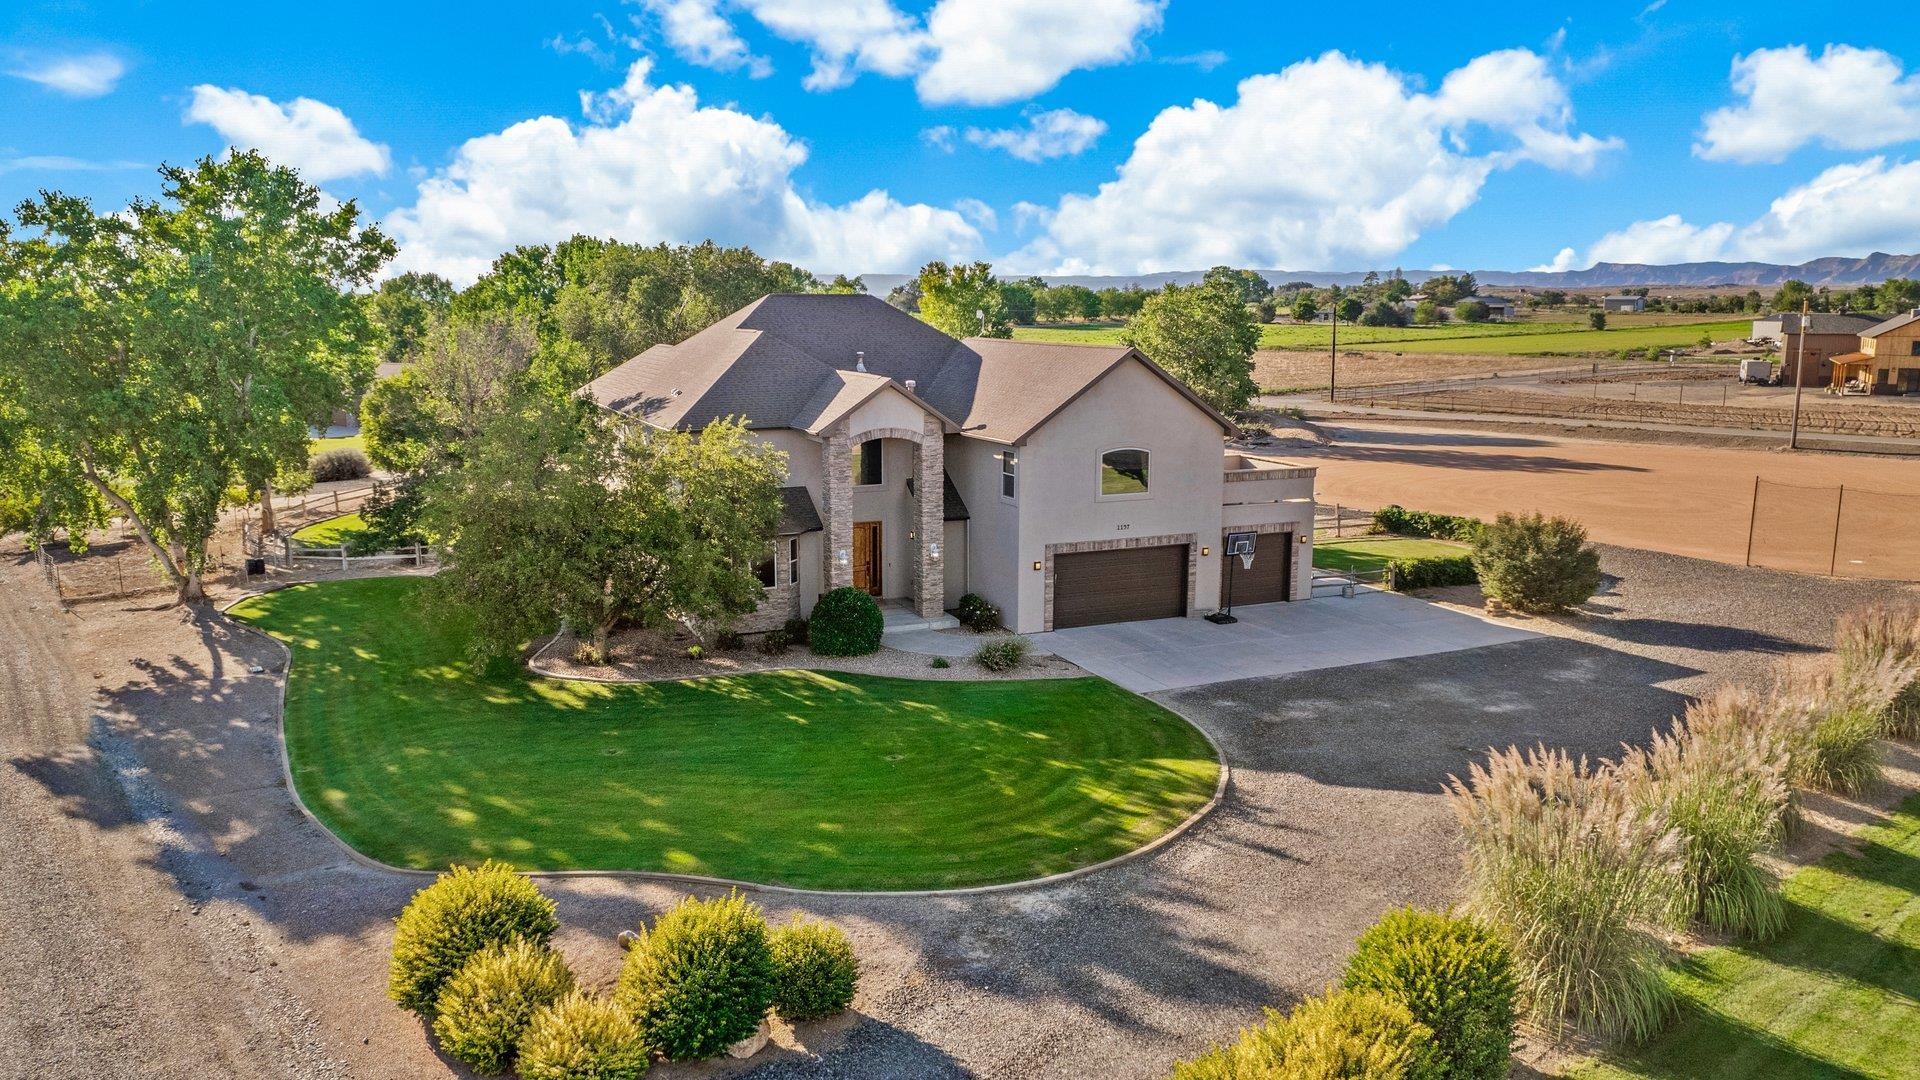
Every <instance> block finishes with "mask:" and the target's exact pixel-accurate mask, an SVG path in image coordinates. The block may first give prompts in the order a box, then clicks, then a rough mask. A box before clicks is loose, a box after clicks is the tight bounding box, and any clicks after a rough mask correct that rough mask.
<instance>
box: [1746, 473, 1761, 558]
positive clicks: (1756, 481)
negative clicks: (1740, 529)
mask: <svg viewBox="0 0 1920 1080" xmlns="http://www.w3.org/2000/svg"><path fill="white" fill-rule="evenodd" d="M1759 517H1760V474H1758V473H1755V474H1754V477H1753V509H1751V510H1749V511H1748V512H1747V565H1748V566H1752V565H1753V525H1754V522H1755V521H1757V520H1759Z"/></svg>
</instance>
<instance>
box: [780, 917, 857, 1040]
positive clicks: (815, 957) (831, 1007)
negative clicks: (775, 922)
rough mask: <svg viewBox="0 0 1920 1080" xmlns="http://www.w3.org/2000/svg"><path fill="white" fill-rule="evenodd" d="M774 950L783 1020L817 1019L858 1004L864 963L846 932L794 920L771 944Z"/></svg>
mask: <svg viewBox="0 0 1920 1080" xmlns="http://www.w3.org/2000/svg"><path fill="white" fill-rule="evenodd" d="M768 945H769V947H770V948H771V949H772V950H773V1008H774V1011H775V1012H777V1013H779V1014H780V1018H781V1019H783V1020H788V1021H794V1020H816V1019H818V1018H820V1017H822V1016H832V1015H833V1014H834V1013H837V1012H842V1011H844V1010H845V1009H846V1007H847V1006H849V1005H851V1004H853V991H854V988H855V987H856V986H858V985H859V983H860V961H859V960H858V959H856V958H855V957H854V955H853V943H852V942H851V941H848V940H847V935H846V932H845V931H843V930H841V929H840V928H839V927H837V926H834V925H833V924H831V923H823V922H813V921H811V920H808V919H802V918H800V917H799V916H797V915H796V916H794V919H793V921H792V922H790V923H788V924H787V925H785V926H783V927H781V928H780V929H778V930H775V931H774V932H773V934H772V935H771V937H770V938H769V939H768Z"/></svg>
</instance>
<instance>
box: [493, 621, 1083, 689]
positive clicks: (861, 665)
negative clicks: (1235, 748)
mask: <svg viewBox="0 0 1920 1080" xmlns="http://www.w3.org/2000/svg"><path fill="white" fill-rule="evenodd" d="M980 640H981V641H987V640H991V639H990V638H988V637H986V636H984V635H983V636H981V638H980ZM576 644H577V641H576V639H575V638H574V637H573V635H572V634H569V633H565V632H562V633H560V634H557V635H555V636H554V637H553V638H551V639H549V640H548V642H547V643H546V644H544V645H542V646H540V647H539V648H538V649H537V650H536V651H535V653H534V657H533V660H532V662H531V663H532V667H533V670H535V671H537V672H539V673H540V674H542V675H549V676H552V677H553V678H556V679H587V680H591V681H595V682H672V681H675V680H679V679H701V678H707V677H709V676H715V675H745V674H747V673H748V672H753V671H782V670H786V669H789V668H806V669H808V670H811V671H845V672H850V673H852V674H855V675H891V676H894V677H895V678H901V679H941V680H987V679H994V680H999V679H1073V678H1078V677H1080V676H1083V675H1086V674H1087V672H1086V671H1085V670H1084V669H1083V668H1080V667H1078V666H1076V665H1074V664H1070V663H1068V662H1066V661H1065V660H1062V659H1060V658H1059V657H1057V656H1040V655H1029V656H1028V658H1027V660H1026V662H1025V663H1023V664H1021V665H1020V666H1019V667H1017V668H1014V669H1013V670H1011V671H999V672H996V671H988V670H987V669H986V668H983V667H981V666H980V665H979V664H976V663H974V662H973V660H972V659H971V658H970V657H956V658H952V659H949V660H948V661H947V663H948V666H947V667H935V666H934V663H935V658H934V657H931V656H923V655H921V654H920V653H910V652H902V651H901V650H899V649H889V648H887V647H886V646H884V645H883V646H881V647H880V651H879V652H876V653H873V654H871V655H868V656H815V655H814V654H813V653H811V652H809V651H808V650H807V648H806V646H804V645H802V646H796V647H794V648H790V649H788V650H787V651H786V652H783V653H779V654H769V653H766V652H763V651H761V649H760V648H759V647H758V646H757V645H754V644H752V643H751V642H749V643H745V644H742V645H741V646H739V647H738V648H732V649H721V648H718V647H714V646H703V647H702V649H701V654H700V656H699V657H697V658H695V657H692V656H689V655H687V648H688V646H690V645H693V644H694V642H693V639H692V638H687V637H682V636H678V635H672V636H666V635H661V634H656V633H650V632H646V631H629V632H627V633H623V634H618V635H616V636H615V637H614V639H613V641H612V643H611V646H610V648H609V649H608V662H607V663H605V664H583V663H580V662H579V661H577V660H575V659H573V650H574V646H575V645H576Z"/></svg>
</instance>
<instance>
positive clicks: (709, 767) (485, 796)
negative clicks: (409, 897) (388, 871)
mask: <svg viewBox="0 0 1920 1080" xmlns="http://www.w3.org/2000/svg"><path fill="white" fill-rule="evenodd" d="M428 584H429V583H428V582H425V581H422V580H421V579H418V578H364V579H360V580H354V581H341V582H333V583H328V584H324V585H302V586H296V587H294V588H290V589H282V590H280V591H278V592H272V593H266V594H263V595H261V596H257V597H253V598H252V599H249V600H247V601H246V602H244V603H242V604H240V605H238V606H237V607H235V608H234V609H233V613H234V614H235V615H236V616H238V617H240V618H242V619H245V620H247V621H248V622H251V623H253V624H254V625H256V626H258V627H260V628H261V629H262V630H265V631H266V632H268V633H270V634H272V635H274V636H275V637H277V638H279V639H280V640H282V641H284V642H286V643H287V645H288V647H289V648H291V650H292V652H293V664H292V667H291V670H290V671H289V672H288V675H287V700H286V723H285V727H286V739H287V753H288V758H289V761H290V762H291V764H292V771H293V779H294V785H295V787H296V788H297V789H298V790H299V793H300V796H301V798H302V799H303V800H304V801H305V802H306V804H307V806H308V807H310V808H311V809H312V810H313V812H314V813H315V814H316V815H318V816H319V817H320V819H321V820H322V821H323V822H325V823H326V825H327V827H328V828H330V829H332V830H333V831H334V833H335V834H337V835H338V836H339V837H340V838H341V839H342V840H344V841H346V842H347V843H348V844H350V845H352V846H353V847H354V848H355V849H357V850H359V851H361V852H364V853H365V854H367V855H370V856H372V857H373V858H376V859H379V860H382V861H384V862H388V863H392V864H395V865H400V866H408V867H418V868H422V869H434V868H439V867H444V866H446V865H447V864H449V863H451V862H455V861H462V862H466V861H478V860H480V859H484V858H488V857H493V858H500V859H505V860H507V861H509V862H511V863H513V864H514V865H515V866H518V867H521V868H523V869H529V870H568V869H599V870H616V869H617V870H658V871H675V872H681V873H690V874H709V875H715V876H720V877H730V878H738V879H744V880H748V881H756V882H767V883H774V884H782V885H793V886H802V887H809V888H823V889H926V888H946V887H955V886H966V885H984V884H991V883H997V882H1006V881H1019V880H1024V879H1028V878H1034V877H1039V876H1042V875H1045V874H1051V873H1056V872H1059V871H1063V870H1069V869H1072V868H1074V867H1078V866H1085V865H1088V864H1090V863H1095V862H1099V861H1101V860H1103V859H1107V858H1111V857H1113V856H1116V855H1120V854H1123V853H1125V852H1128V851H1131V850H1133V849H1135V848H1137V847H1139V846H1141V845H1142V844H1144V843H1146V842H1148V841H1150V840H1152V839H1153V838H1155V837H1157V836H1160V835H1161V834H1163V833H1165V832H1167V831H1168V830H1169V829H1171V828H1173V827H1174V826H1175V825H1177V824H1179V823H1180V822H1181V821H1183V820H1185V819H1186V818H1187V817H1188V816H1189V815H1191V814H1192V813H1193V812H1194V811H1196V810H1198V809H1199V808H1200V807H1201V806H1203V805H1205V804H1206V802H1207V800H1208V798H1209V797H1211V796H1212V794H1213V789H1214V785H1215V783H1216V781H1217V780H1218V778H1219V762H1218V760H1217V758H1216V757H1215V755H1214V752H1213V749H1212V747H1211V746H1210V745H1209V744H1208V742H1207V740H1206V738H1205V737H1204V736H1202V735H1201V734H1200V732H1199V731H1198V730H1196V729H1195V728H1194V727H1193V726H1192V725H1190V724H1188V723H1187V722H1186V721H1184V720H1182V719H1181V718H1180V717H1178V716H1176V715H1174V714H1173V713H1172V712H1170V711H1168V710H1167V709H1164V708H1162V707H1161V706H1159V705H1156V704H1154V703H1153V702H1151V701H1148V700H1147V699H1145V698H1142V697H1137V696H1135V695H1133V694H1130V693H1128V692H1126V691H1124V690H1122V689H1120V688H1119V687H1117V686H1114V685H1113V684H1112V683H1109V682H1107V681H1106V680H1104V679H1094V678H1081V679H1041V680H1033V681H1010V682H998V681H993V682H989V681H965V682H962V681H954V682H934V681H921V680H914V679H893V678H880V677H877V676H864V675H844V674H835V673H829V672H817V671H778V672H764V673H760V674H752V675H740V676H731V677H722V678H707V679H697V680H692V681H687V682H672V683H653V684H605V683H590V682H574V681H565V680H559V679H546V678H540V677H537V676H534V675H532V674H531V673H529V672H528V671H526V670H525V669H524V668H521V667H519V666H517V665H514V664H509V663H498V664H495V665H493V666H492V667H491V668H488V669H485V670H480V669H477V668H476V667H475V666H474V665H473V664H472V663H471V662H470V660H469V657H468V654H467V651H466V642H467V638H466V635H465V634H464V633H463V632H462V630H461V629H460V628H459V627H458V626H457V625H456V624H455V623H452V622H449V621H448V620H447V619H446V618H445V617H444V616H443V614H442V613H441V612H439V611H437V610H435V608H434V607H433V606H432V605H430V604H429V603H428V602H426V598H425V597H424V596H423V594H422V592H421V590H422V589H423V588H425V587H426V586H427V585H428ZM799 659H800V661H801V662H804V657H800V658H799Z"/></svg>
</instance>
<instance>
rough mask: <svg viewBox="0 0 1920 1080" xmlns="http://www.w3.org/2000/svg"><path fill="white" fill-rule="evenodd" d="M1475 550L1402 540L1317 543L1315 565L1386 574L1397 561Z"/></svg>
mask: <svg viewBox="0 0 1920 1080" xmlns="http://www.w3.org/2000/svg"><path fill="white" fill-rule="evenodd" d="M1472 550H1473V549H1472V548H1470V547H1468V546H1467V545H1465V544H1456V543H1453V542H1452V541H1450V540H1408V539H1403V538H1401V537H1398V536H1378V537H1375V536H1363V537H1358V538H1356V539H1352V540H1316V541H1314V543H1313V565H1315V566H1317V567H1319V568H1320V569H1322V570H1339V571H1341V572H1343V573H1353V572H1355V571H1361V572H1364V571H1368V570H1383V569H1385V568H1386V565H1387V563H1389V562H1391V561H1392V560H1394V559H1428V558H1448V557H1451V556H1455V555H1465V554H1467V553H1468V552H1470V551H1472Z"/></svg>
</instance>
